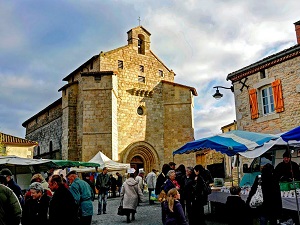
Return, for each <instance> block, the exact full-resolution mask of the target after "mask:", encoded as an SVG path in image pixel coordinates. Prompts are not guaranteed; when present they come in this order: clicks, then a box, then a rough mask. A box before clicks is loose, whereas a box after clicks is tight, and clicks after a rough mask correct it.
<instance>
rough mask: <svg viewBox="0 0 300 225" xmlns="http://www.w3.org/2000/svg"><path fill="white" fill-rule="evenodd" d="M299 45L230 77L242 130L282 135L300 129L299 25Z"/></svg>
mask: <svg viewBox="0 0 300 225" xmlns="http://www.w3.org/2000/svg"><path fill="white" fill-rule="evenodd" d="M294 24H295V30H296V36H297V44H296V45H295V46H292V47H290V48H288V49H285V50H283V51H280V52H278V53H276V54H273V55H270V56H268V57H266V58H264V59H262V60H260V61H258V62H255V63H253V64H251V65H249V66H246V67H244V68H242V69H239V70H237V71H235V72H232V73H230V74H228V76H227V80H230V81H231V82H232V85H233V87H234V98H235V107H236V121H237V128H238V129H239V130H247V131H253V132H261V133H274V134H275V133H281V132H285V131H288V130H290V129H292V128H294V127H297V126H299V125H300V104H299V103H300V21H298V22H296V23H294Z"/></svg>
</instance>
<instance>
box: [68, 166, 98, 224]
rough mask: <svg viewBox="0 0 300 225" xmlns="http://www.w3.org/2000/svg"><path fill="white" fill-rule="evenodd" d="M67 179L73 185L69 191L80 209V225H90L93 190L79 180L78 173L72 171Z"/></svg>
mask: <svg viewBox="0 0 300 225" xmlns="http://www.w3.org/2000/svg"><path fill="white" fill-rule="evenodd" d="M66 177H67V179H68V180H69V183H70V184H71V186H70V188H69V190H70V192H71V193H72V195H73V197H74V199H75V202H76V204H77V205H78V206H79V208H80V212H79V214H80V218H79V224H80V225H90V224H91V223H92V216H93V202H92V193H93V190H92V189H91V187H90V185H89V184H88V183H87V182H85V181H83V180H81V179H79V178H78V175H77V172H76V171H74V170H72V171H70V172H69V173H68V174H67V176H66Z"/></svg>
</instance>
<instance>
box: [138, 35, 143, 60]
mask: <svg viewBox="0 0 300 225" xmlns="http://www.w3.org/2000/svg"><path fill="white" fill-rule="evenodd" d="M144 40H145V37H144V35H142V34H139V35H138V53H139V54H142V55H145V41H144Z"/></svg>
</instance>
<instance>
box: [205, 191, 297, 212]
mask: <svg viewBox="0 0 300 225" xmlns="http://www.w3.org/2000/svg"><path fill="white" fill-rule="evenodd" d="M228 196H230V193H227V192H221V191H213V192H212V193H211V194H210V195H209V196H208V201H209V202H219V203H223V204H225V203H226V200H227V197H228ZM247 197H248V195H243V194H242V195H241V198H242V199H243V200H244V201H246V200H247ZM299 198H300V196H298V203H299V205H300V199H299ZM281 199H282V207H283V208H285V209H289V210H294V211H297V204H296V198H286V197H282V198H281Z"/></svg>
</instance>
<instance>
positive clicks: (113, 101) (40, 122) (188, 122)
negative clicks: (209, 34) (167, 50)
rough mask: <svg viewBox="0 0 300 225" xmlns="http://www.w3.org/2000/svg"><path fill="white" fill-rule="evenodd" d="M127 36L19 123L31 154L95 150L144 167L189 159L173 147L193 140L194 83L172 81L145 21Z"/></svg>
mask: <svg viewBox="0 0 300 225" xmlns="http://www.w3.org/2000/svg"><path fill="white" fill-rule="evenodd" d="M127 35H128V36H127V41H128V43H127V45H125V46H122V47H120V48H117V49H114V50H111V51H108V52H100V54H98V55H95V56H93V57H92V58H90V59H89V60H87V61H86V62H85V63H83V64H82V65H81V66H80V67H78V68H77V69H76V70H74V71H73V72H72V73H70V74H69V75H67V76H66V77H65V78H64V79H63V81H66V82H67V84H66V85H64V86H63V87H61V88H60V89H59V91H60V92H61V94H62V97H61V98H60V99H58V100H57V101H55V102H53V103H52V104H50V105H49V106H48V107H46V108H45V109H43V110H42V111H40V112H38V113H37V114H35V115H34V116H32V117H31V118H29V119H28V120H26V121H25V122H24V123H23V124H22V125H23V126H24V127H25V128H26V138H27V139H30V140H34V141H37V142H38V143H39V146H38V147H36V148H35V152H34V156H35V157H43V158H57V159H59V158H62V159H70V160H81V161H88V160H90V159H91V158H92V157H93V156H94V155H95V154H96V153H97V152H98V151H101V152H103V153H104V154H105V155H107V156H108V157H109V158H111V159H113V160H115V161H119V162H124V163H130V164H131V166H132V167H135V168H136V169H139V168H144V169H145V171H146V172H148V171H150V170H151V169H152V168H156V169H161V166H162V165H163V163H168V162H170V161H175V162H176V163H177V164H178V163H183V164H185V165H186V166H190V165H191V166H193V165H195V163H196V160H195V155H194V154H188V155H179V156H177V155H176V156H175V158H173V155H172V152H173V151H174V150H176V149H177V148H179V147H181V146H182V145H184V144H185V143H186V142H189V141H191V140H193V139H194V125H193V108H194V104H193V98H194V96H197V91H196V89H195V88H193V87H189V86H185V85H182V84H178V83H174V77H175V73H174V72H173V71H172V70H171V69H169V68H168V67H167V66H166V65H165V64H164V63H163V62H162V61H161V60H160V59H159V58H158V57H157V56H156V55H155V54H154V53H153V52H152V51H151V48H150V36H151V34H150V33H149V32H148V31H147V30H146V29H145V28H144V27H142V26H138V27H136V28H133V29H131V30H129V31H128V32H127Z"/></svg>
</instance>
